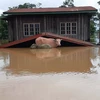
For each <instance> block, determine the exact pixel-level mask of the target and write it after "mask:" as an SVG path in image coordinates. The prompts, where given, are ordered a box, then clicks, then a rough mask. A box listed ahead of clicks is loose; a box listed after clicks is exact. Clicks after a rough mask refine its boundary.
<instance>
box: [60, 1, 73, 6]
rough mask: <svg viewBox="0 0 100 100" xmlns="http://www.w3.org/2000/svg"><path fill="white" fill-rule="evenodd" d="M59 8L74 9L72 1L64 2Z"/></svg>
mask: <svg viewBox="0 0 100 100" xmlns="http://www.w3.org/2000/svg"><path fill="white" fill-rule="evenodd" d="M60 7H74V0H65V1H64V2H63V4H62V5H61V6H60Z"/></svg>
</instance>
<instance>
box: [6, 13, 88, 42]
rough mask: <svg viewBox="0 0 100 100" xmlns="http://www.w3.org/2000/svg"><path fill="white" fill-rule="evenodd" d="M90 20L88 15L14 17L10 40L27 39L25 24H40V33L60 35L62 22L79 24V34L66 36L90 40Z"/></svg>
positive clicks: (11, 19)
mask: <svg viewBox="0 0 100 100" xmlns="http://www.w3.org/2000/svg"><path fill="white" fill-rule="evenodd" d="M89 20H90V17H89V16H88V15H87V14H67V15H27V16H25V15H23V16H13V17H10V18H9V19H8V22H9V25H8V26H9V40H10V41H14V40H19V39H22V38H25V37H26V36H24V34H23V23H40V33H42V32H53V33H55V34H60V22H77V34H74V35H67V34H65V35H64V36H68V37H72V38H77V39H81V40H88V39H89V37H90V36H89Z"/></svg>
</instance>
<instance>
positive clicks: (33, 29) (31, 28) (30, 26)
mask: <svg viewBox="0 0 100 100" xmlns="http://www.w3.org/2000/svg"><path fill="white" fill-rule="evenodd" d="M23 31H24V35H25V36H31V35H35V34H39V33H40V23H24V24H23Z"/></svg>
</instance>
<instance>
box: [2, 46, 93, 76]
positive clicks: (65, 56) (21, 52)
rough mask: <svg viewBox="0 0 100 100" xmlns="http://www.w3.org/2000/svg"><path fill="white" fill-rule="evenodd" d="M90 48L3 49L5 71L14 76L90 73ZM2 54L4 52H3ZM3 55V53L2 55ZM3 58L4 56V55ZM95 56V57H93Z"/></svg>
mask: <svg viewBox="0 0 100 100" xmlns="http://www.w3.org/2000/svg"><path fill="white" fill-rule="evenodd" d="M91 50H92V49H90V48H75V47H74V48H67V49H66V48H59V49H56V48H54V49H37V50H36V49H3V51H4V52H5V53H4V55H6V57H4V61H5V59H9V65H7V64H6V62H4V61H3V62H4V63H5V67H4V70H7V71H8V72H10V73H12V74H21V73H22V72H28V73H51V72H52V73H53V72H54V73H62V72H81V73H82V72H84V73H87V72H90V68H91V66H92V64H91V60H90V59H92V58H91V52H92V51H91ZM1 52H2V50H1ZM2 54H3V53H2ZM2 56H3V55H2ZM92 56H93V55H92Z"/></svg>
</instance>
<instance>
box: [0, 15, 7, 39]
mask: <svg viewBox="0 0 100 100" xmlns="http://www.w3.org/2000/svg"><path fill="white" fill-rule="evenodd" d="M3 17H4V16H3V15H1V16H0V39H7V38H8V23H7V21H5V20H2V18H3Z"/></svg>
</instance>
